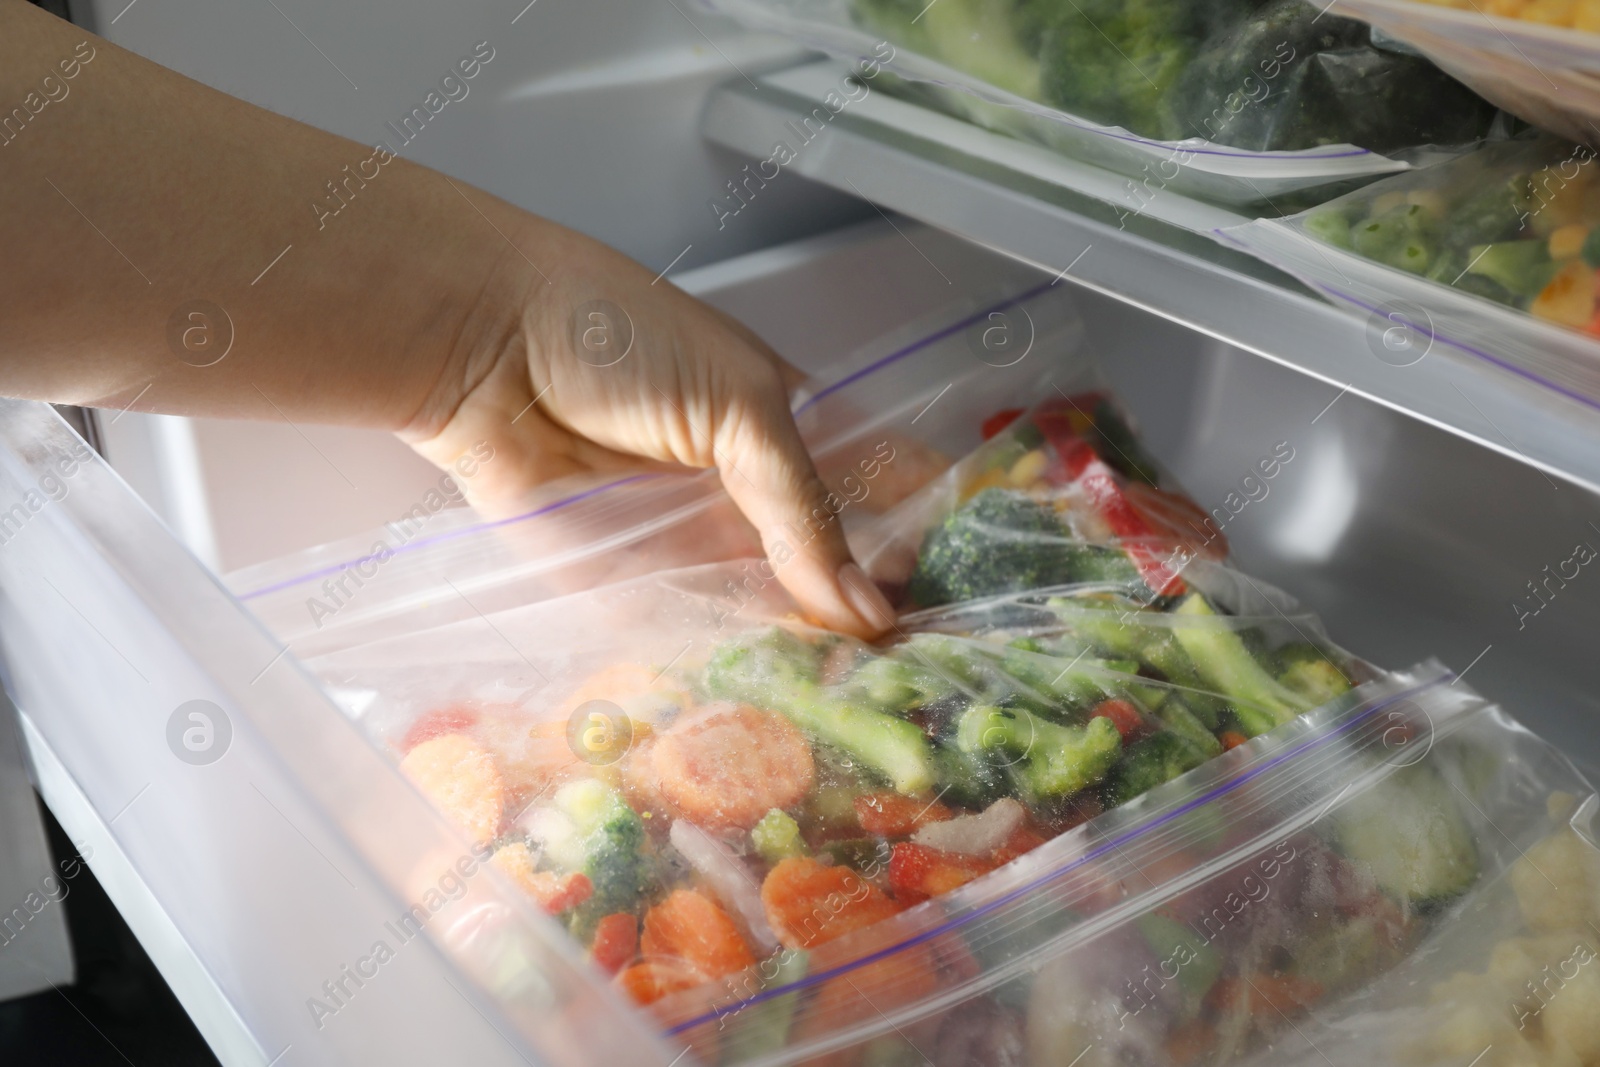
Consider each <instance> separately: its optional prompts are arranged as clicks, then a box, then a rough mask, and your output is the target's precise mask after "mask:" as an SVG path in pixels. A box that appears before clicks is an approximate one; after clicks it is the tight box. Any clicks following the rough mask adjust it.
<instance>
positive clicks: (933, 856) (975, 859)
mask: <svg viewBox="0 0 1600 1067" xmlns="http://www.w3.org/2000/svg"><path fill="white" fill-rule="evenodd" d="M997 866H999V864H997V863H995V862H994V860H992V859H990V858H988V857H985V856H964V855H962V854H961V853H959V852H942V851H940V850H939V849H936V848H929V847H928V846H926V845H918V844H914V843H913V842H910V841H902V842H900V843H899V844H897V845H895V846H894V851H892V852H891V853H890V854H889V887H890V888H891V889H893V890H894V898H895V899H896V900H898V901H900V902H901V903H903V904H918V903H921V902H922V901H924V900H927V899H928V898H929V897H936V896H938V895H939V894H941V893H948V892H950V891H951V890H952V889H957V888H959V887H961V886H963V885H966V884H967V883H968V882H970V881H972V880H973V879H974V878H976V877H978V876H979V875H980V874H987V873H988V872H990V871H992V870H994V869H995V867H997Z"/></svg>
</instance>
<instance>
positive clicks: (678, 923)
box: [639, 889, 755, 978]
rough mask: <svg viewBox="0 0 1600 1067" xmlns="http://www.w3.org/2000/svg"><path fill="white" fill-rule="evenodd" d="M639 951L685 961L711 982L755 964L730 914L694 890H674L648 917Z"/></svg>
mask: <svg viewBox="0 0 1600 1067" xmlns="http://www.w3.org/2000/svg"><path fill="white" fill-rule="evenodd" d="M639 947H640V948H641V949H643V950H644V954H645V955H646V956H650V957H664V958H673V959H680V960H684V961H686V962H687V963H689V964H690V965H692V966H693V967H695V968H696V969H697V970H699V971H701V972H703V973H704V974H705V975H706V976H707V977H709V978H720V977H722V976H723V975H725V974H733V973H735V972H737V971H742V970H744V969H745V968H746V967H749V966H751V965H752V964H754V963H755V957H754V956H752V955H751V954H750V946H748V945H746V944H745V943H744V938H743V937H742V936H740V934H739V928H738V927H737V926H736V925H734V922H733V920H732V919H731V918H729V917H728V913H727V912H725V911H723V910H722V909H721V908H720V907H718V906H717V904H716V902H715V901H713V900H712V899H711V898H710V897H707V896H705V895H704V894H701V893H697V892H695V891H694V890H693V889H678V890H674V891H673V892H672V893H671V894H669V895H668V896H667V899H665V900H663V901H662V902H661V903H659V904H657V905H656V906H655V907H653V908H651V909H650V910H649V911H648V912H646V913H645V917H644V936H643V937H641V938H640V939H639Z"/></svg>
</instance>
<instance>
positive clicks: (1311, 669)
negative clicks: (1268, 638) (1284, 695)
mask: <svg viewBox="0 0 1600 1067" xmlns="http://www.w3.org/2000/svg"><path fill="white" fill-rule="evenodd" d="M1277 659H1278V681H1279V682H1281V683H1282V684H1283V686H1284V687H1285V688H1287V689H1292V690H1294V691H1295V692H1296V693H1299V694H1300V695H1301V696H1303V697H1305V698H1306V699H1307V700H1309V701H1311V702H1312V703H1313V704H1315V705H1317V706H1319V707H1320V706H1321V705H1323V704H1326V703H1327V702H1328V701H1330V700H1332V699H1334V698H1335V697H1337V696H1340V695H1342V694H1344V693H1348V692H1349V691H1350V688H1351V685H1350V679H1349V678H1347V677H1346V676H1345V673H1344V671H1342V670H1340V669H1339V665H1338V664H1337V663H1335V662H1334V661H1333V660H1332V659H1330V658H1329V656H1328V654H1327V653H1326V652H1324V651H1322V649H1320V648H1318V647H1317V646H1316V645H1313V644H1310V643H1306V642H1297V643H1295V644H1292V645H1285V646H1283V647H1282V648H1280V649H1278V654H1277Z"/></svg>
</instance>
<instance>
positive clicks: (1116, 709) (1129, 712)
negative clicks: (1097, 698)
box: [1089, 700, 1144, 744]
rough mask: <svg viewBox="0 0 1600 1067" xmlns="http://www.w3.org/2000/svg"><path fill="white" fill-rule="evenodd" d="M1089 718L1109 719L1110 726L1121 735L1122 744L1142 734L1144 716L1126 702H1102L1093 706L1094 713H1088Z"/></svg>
mask: <svg viewBox="0 0 1600 1067" xmlns="http://www.w3.org/2000/svg"><path fill="white" fill-rule="evenodd" d="M1089 718H1091V719H1110V720H1111V725H1112V726H1115V727H1116V728H1117V733H1119V734H1121V735H1122V743H1123V744H1127V743H1128V742H1129V741H1130V740H1131V739H1133V738H1136V737H1138V736H1139V735H1140V734H1141V733H1143V732H1144V716H1143V715H1141V714H1139V709H1138V708H1136V707H1134V706H1133V705H1132V704H1131V703H1129V702H1128V701H1126V700H1103V701H1101V702H1100V703H1099V704H1096V705H1095V708H1094V711H1092V712H1090V713H1089Z"/></svg>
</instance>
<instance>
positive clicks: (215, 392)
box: [0, 0, 577, 429]
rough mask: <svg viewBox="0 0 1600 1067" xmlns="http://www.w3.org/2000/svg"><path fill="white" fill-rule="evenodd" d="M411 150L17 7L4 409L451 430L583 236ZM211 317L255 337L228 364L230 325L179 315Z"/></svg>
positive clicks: (1, 81)
mask: <svg viewBox="0 0 1600 1067" xmlns="http://www.w3.org/2000/svg"><path fill="white" fill-rule="evenodd" d="M84 42H87V44H85V43H84ZM86 57H87V58H86ZM63 63H65V64H66V65H65V66H62V64H63ZM69 71H72V72H74V74H73V76H71V77H68V76H67V75H68V72H69ZM46 76H49V77H50V80H49V81H48V82H46V81H45V78H46ZM30 94H31V95H30ZM13 108H15V109H17V111H16V112H13V110H12V109H13ZM389 147H398V146H396V145H393V144H392V143H391V145H390V146H389ZM387 156H388V153H387V152H375V150H374V148H373V147H372V146H367V145H361V144H357V143H356V142H353V141H348V140H345V139H343V138H340V137H335V136H333V135H331V134H327V133H324V132H322V131H319V130H316V129H313V128H311V127H308V126H305V125H302V124H300V123H297V122H294V121H292V120H290V119H286V118H283V117H280V116H277V115H274V114H272V113H270V112H267V111H264V110H262V109H260V108H257V107H253V106H251V105H249V104H245V103H243V102H241V101H238V100H235V99H233V98H232V97H229V96H226V95H224V94H222V93H218V92H215V91H213V90H210V89H208V88H206V87H204V86H201V85H199V84H198V83H195V82H192V81H190V80H188V79H186V78H183V77H182V76H180V75H177V74H174V73H172V72H171V71H168V70H165V69H163V68H161V67H159V66H156V65H155V64H152V63H149V62H147V61H145V60H143V59H141V58H139V57H138V56H135V55H133V54H131V53H129V52H126V51H123V50H121V49H118V48H116V47H115V46H113V45H110V44H109V43H107V42H105V41H103V40H100V39H98V38H95V37H93V36H92V35H90V34H88V33H86V32H84V31H82V30H80V29H78V28H76V27H74V26H71V25H70V24H67V23H64V22H61V21H60V20H57V19H55V18H53V17H51V16H49V15H46V14H43V13H42V12H40V11H39V10H38V9H36V8H34V7H32V6H30V5H28V4H25V3H21V2H20V0H0V181H3V189H4V199H3V202H0V249H4V254H3V256H0V280H3V285H4V289H3V291H4V293H5V303H6V311H5V313H4V314H3V315H0V393H4V394H7V395H13V396H25V397H31V398H35V399H46V400H52V401H57V402H71V403H79V404H88V405H107V406H116V407H122V406H124V405H127V404H129V403H130V402H132V401H134V398H135V397H137V398H138V400H137V404H136V407H137V408H138V409H141V410H156V411H166V412H177V413H205V414H211V415H232V416H247V417H261V418H278V417H283V416H287V417H290V418H292V419H294V420H296V421H298V420H302V419H303V420H306V421H328V422H342V423H360V424H365V425H372V426H380V427H384V428H388V429H401V428H403V427H405V426H407V425H408V424H411V423H412V420H413V419H414V418H415V417H417V416H418V415H419V411H420V412H421V417H422V421H423V422H427V421H430V420H431V419H433V418H441V417H443V416H445V415H448V412H441V413H430V412H427V411H424V410H422V409H423V408H424V406H425V405H426V404H427V403H428V402H429V398H430V397H433V396H435V395H436V394H435V392H434V386H435V384H436V383H437V382H438V381H439V380H440V378H441V376H463V377H465V376H470V375H471V374H472V373H474V370H473V367H472V365H471V364H472V360H473V358H474V355H473V354H474V353H475V352H479V351H487V350H492V349H493V348H494V347H495V346H496V345H498V344H500V343H502V342H503V340H504V336H503V335H506V334H508V333H511V332H515V331H516V330H517V329H519V328H520V324H519V322H518V321H517V312H519V311H520V309H521V308H522V307H523V303H524V296H525V295H527V294H528V291H529V290H530V289H531V286H532V284H535V283H537V284H541V285H542V279H541V278H540V276H539V274H538V273H537V268H536V267H534V266H533V264H537V263H539V261H540V259H541V258H544V259H546V264H547V265H549V266H550V269H551V271H552V272H553V271H554V268H553V263H554V262H555V261H556V260H558V259H560V258H563V257H564V255H565V253H566V251H567V250H568V249H569V248H570V246H571V245H572V243H573V242H574V241H575V240H577V239H576V238H575V235H572V234H570V233H568V232H566V231H563V230H561V229H560V228H558V227H555V226H553V225H550V224H547V223H542V222H540V221H539V220H536V219H533V218H532V217H531V216H528V215H526V214H524V213H522V212H520V211H517V210H515V209H513V208H511V207H510V206H509V205H506V204H504V203H503V202H500V201H497V200H496V199H495V198H493V197H490V196H488V195H487V194H485V193H482V192H480V191H477V190H474V189H471V188H470V187H466V186H462V185H460V183H454V184H452V183H451V182H450V181H448V180H447V179H445V178H444V177H443V176H442V175H440V174H438V173H437V172H434V171H430V170H427V169H425V168H422V167H418V166H415V165H413V164H410V163H407V162H405V161H403V160H401V159H398V158H393V157H389V158H387V161H385V157H387ZM329 182H333V183H334V186H333V188H332V189H330V186H329V184H328V183H329ZM469 198H470V200H469ZM318 205H320V206H318ZM335 208H338V209H340V210H338V211H337V214H335V213H334V209H335ZM513 242H515V245H516V247H513V244H512V243H513ZM535 296H536V294H535ZM198 300H206V301H210V302H212V303H213V304H215V305H216V306H218V307H220V308H221V309H223V311H224V312H225V313H226V316H227V319H228V320H230V321H231V332H232V341H231V347H230V348H229V349H228V351H227V354H226V357H225V358H222V359H221V360H220V362H216V363H214V364H211V365H209V366H198V365H197V364H201V363H206V362H208V361H209V360H210V359H213V358H215V357H216V356H217V355H220V354H221V351H222V345H223V344H225V343H226V342H227V341H228V332H229V327H228V324H227V323H225V322H222V321H215V322H212V321H209V320H207V319H205V318H199V319H193V320H185V318H184V316H182V315H181V314H180V315H178V316H177V317H176V318H174V315H175V312H179V311H180V309H182V308H184V307H185V305H190V304H191V303H192V302H194V301H198ZM215 317H216V316H212V318H215ZM191 326H192V327H195V329H192V330H191V332H190V333H189V335H188V337H187V338H185V337H184V336H183V331H184V330H185V329H188V328H189V327H191ZM208 331H209V332H208ZM186 341H187V343H185V342H186ZM208 346H209V347H208ZM443 392H444V395H453V394H454V393H455V390H445V391H443Z"/></svg>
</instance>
